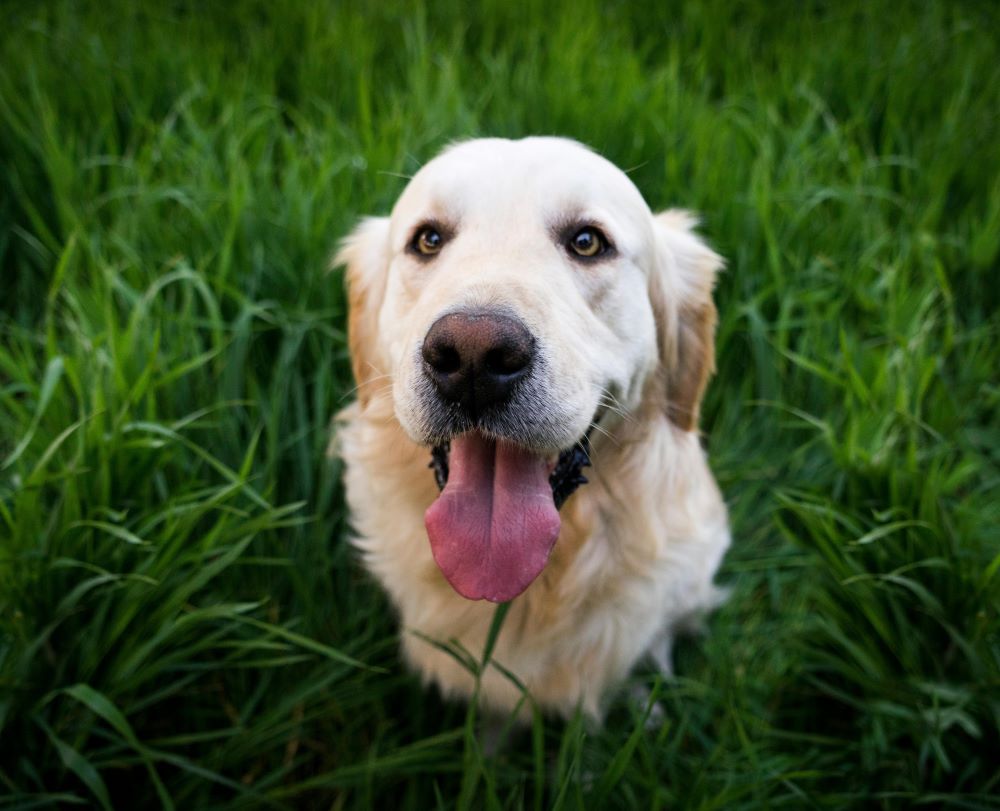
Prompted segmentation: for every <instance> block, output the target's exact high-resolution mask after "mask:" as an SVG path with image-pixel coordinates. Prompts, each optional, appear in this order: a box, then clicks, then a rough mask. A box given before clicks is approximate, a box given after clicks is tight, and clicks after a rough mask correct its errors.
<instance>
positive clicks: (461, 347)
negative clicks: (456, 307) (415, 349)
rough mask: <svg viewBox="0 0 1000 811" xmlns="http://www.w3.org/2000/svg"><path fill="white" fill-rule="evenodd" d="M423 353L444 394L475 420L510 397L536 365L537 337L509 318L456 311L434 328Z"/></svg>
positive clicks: (428, 370)
mask: <svg viewBox="0 0 1000 811" xmlns="http://www.w3.org/2000/svg"><path fill="white" fill-rule="evenodd" d="M421 354H422V355H423V358H424V370H425V371H426V372H427V375H428V377H430V379H431V380H432V381H434V385H435V386H436V387H437V389H438V391H439V392H441V396H442V397H444V398H445V399H446V400H448V401H449V402H451V403H454V404H456V405H457V406H458V407H459V408H461V409H462V411H464V412H465V414H466V415H467V416H470V417H473V418H475V417H477V416H478V415H479V414H482V413H483V412H484V411H487V410H488V409H490V408H494V407H496V406H500V405H503V404H504V403H505V402H506V401H507V400H509V399H510V396H511V394H512V393H513V391H514V386H515V384H516V383H517V381H518V380H520V379H521V378H523V377H524V376H525V375H526V374H527V373H528V370H529V369H530V367H531V361H532V359H533V358H534V356H535V339H534V338H532V337H531V333H530V332H528V330H527V328H526V327H525V326H524V324H522V323H521V322H520V321H518V320H517V319H516V318H513V317H511V316H509V315H504V314H502V313H496V312H489V311H483V310H476V311H468V312H458V313H450V314H448V315H443V316H441V317H440V318H439V319H438V320H437V321H435V322H434V323H433V324H432V325H431V328H430V329H429V330H428V331H427V335H426V337H425V338H424V345H423V347H422V348H421Z"/></svg>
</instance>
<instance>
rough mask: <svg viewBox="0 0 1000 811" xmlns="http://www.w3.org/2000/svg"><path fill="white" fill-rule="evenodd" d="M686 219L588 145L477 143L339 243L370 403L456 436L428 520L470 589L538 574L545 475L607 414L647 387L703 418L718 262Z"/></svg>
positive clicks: (413, 427) (545, 515) (682, 420)
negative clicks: (661, 211)
mask: <svg viewBox="0 0 1000 811" xmlns="http://www.w3.org/2000/svg"><path fill="white" fill-rule="evenodd" d="M690 225H691V221H690V220H689V219H687V218H686V217H685V216H684V215H682V214H680V213H676V212H668V213H667V214H665V215H661V216H660V217H659V218H656V217H654V216H653V215H652V214H651V212H650V210H649V208H648V207H647V205H646V203H645V202H644V201H643V199H642V196H641V195H640V194H639V192H638V190H637V189H636V188H635V186H634V185H633V184H632V183H631V182H630V181H629V179H628V178H627V177H626V176H625V175H624V174H623V173H622V172H621V171H619V170H618V169H616V168H615V167H614V166H613V165H612V164H610V163H609V162H608V161H606V160H604V159H603V158H601V157H599V156H597V155H596V154H594V153H592V152H590V151H589V150H587V149H585V148H584V147H582V146H580V145H579V144H576V143H574V142H571V141H566V140H562V139H555V138H529V139H525V140H522V141H506V140H501V139H485V140H478V141H470V142H466V143H463V144H461V145H459V146H455V147H452V148H450V149H449V150H447V151H446V152H445V153H443V154H442V155H441V156H439V157H438V158H436V159H435V160H433V161H431V162H430V163H429V164H427V165H426V166H425V167H424V168H423V169H421V170H420V172H418V173H417V175H416V176H415V177H414V178H413V179H412V180H411V182H410V183H409V185H408V186H407V187H406V190H405V191H404V192H403V194H402V196H401V197H400V199H399V201H398V202H397V204H396V206H395V208H394V209H393V212H392V215H391V217H389V218H384V219H372V220H367V221H366V222H365V223H363V224H362V225H361V226H360V227H359V228H358V230H357V231H356V232H355V234H354V235H353V236H352V237H351V238H350V239H349V240H348V242H347V243H346V244H345V247H344V249H343V251H342V252H341V255H340V261H342V262H345V263H346V264H347V265H348V280H349V287H350V293H351V312H350V333H351V336H350V338H351V351H352V360H353V364H354V370H355V376H356V378H357V382H358V385H359V399H360V400H361V402H362V404H363V405H364V404H366V403H367V402H369V400H371V399H372V398H377V397H384V396H387V394H388V393H389V392H391V397H392V402H393V407H394V413H395V416H396V419H398V421H399V423H400V425H401V426H402V427H403V429H404V430H405V431H406V433H407V434H408V435H409V436H410V437H411V438H412V439H413V440H414V441H415V442H417V443H420V444H423V445H427V446H441V447H442V448H446V449H447V453H448V459H447V467H448V469H449V474H448V484H447V486H446V487H445V489H444V492H443V493H442V495H441V497H440V498H439V499H438V500H437V501H436V502H435V503H434V504H433V505H432V506H431V507H430V509H428V512H427V516H426V525H427V530H428V535H429V537H430V540H431V544H432V549H433V551H434V554H435V558H436V560H437V561H438V564H439V565H440V567H441V569H442V571H443V572H444V574H445V575H446V577H447V578H448V580H449V581H450V582H451V583H452V585H453V586H454V587H455V588H456V589H457V590H458V591H459V592H460V593H462V594H463V595H465V596H467V597H470V598H480V597H486V598H488V599H493V600H498V601H499V600H506V599H510V598H511V597H513V596H515V595H516V594H518V593H520V591H522V590H523V589H524V588H526V587H527V585H528V584H529V583H530V582H531V581H532V580H533V579H534V577H536V576H537V574H538V573H539V572H540V571H541V569H542V567H543V566H544V564H545V561H546V559H547V557H548V553H549V550H550V549H551V546H552V544H553V543H554V542H555V540H556V537H557V535H558V530H559V517H558V512H557V511H556V508H555V506H554V503H553V499H552V493H551V489H550V487H549V475H550V473H551V472H552V469H553V467H554V465H555V463H556V459H557V457H558V456H559V454H560V453H561V452H563V451H565V450H567V449H569V448H572V447H573V446H574V445H576V444H577V443H579V442H581V441H582V439H583V437H584V436H585V435H586V434H587V432H588V430H590V429H591V427H592V426H593V425H594V424H595V422H598V421H600V422H601V427H602V429H603V430H608V427H607V424H609V423H612V422H614V421H615V420H616V419H620V418H621V415H622V414H630V413H634V412H636V411H637V410H638V409H639V408H640V406H641V405H642V401H643V399H644V398H645V399H649V398H650V397H654V398H657V399H659V400H662V407H663V409H665V410H666V411H667V412H668V413H669V414H670V416H671V419H672V420H673V421H674V423H675V424H676V425H677V426H678V427H679V428H681V429H683V430H691V429H692V428H693V427H694V425H695V421H696V414H697V405H698V401H699V399H700V396H701V390H702V388H703V386H704V383H705V380H706V379H707V376H708V373H709V371H710V370H711V363H712V361H711V359H712V330H713V328H714V309H713V308H712V304H711V287H712V282H713V277H714V273H715V270H716V268H717V267H718V264H719V260H718V257H716V256H715V254H713V253H712V252H711V251H710V250H708V249H707V248H706V247H705V246H704V245H703V244H702V243H701V242H700V241H699V240H698V239H697V238H696V237H695V236H694V235H693V234H691V233H690V230H689V229H690Z"/></svg>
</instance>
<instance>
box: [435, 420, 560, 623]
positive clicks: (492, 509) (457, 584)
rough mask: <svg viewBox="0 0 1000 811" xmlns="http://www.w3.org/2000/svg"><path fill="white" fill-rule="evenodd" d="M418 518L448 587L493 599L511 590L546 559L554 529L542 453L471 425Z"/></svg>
mask: <svg viewBox="0 0 1000 811" xmlns="http://www.w3.org/2000/svg"><path fill="white" fill-rule="evenodd" d="M424 525H425V526H426V527H427V535H428V536H429V537H430V539H431V551H432V552H433V553H434V560H435V561H437V565H438V566H439V567H440V569H441V571H442V572H443V573H444V576H445V577H446V578H448V582H449V583H451V585H452V588H454V589H455V591H457V592H458V593H459V594H461V595H462V596H463V597H467V598H468V599H470V600H480V599H482V598H484V597H485V598H486V599H487V600H491V601H492V602H494V603H502V602H506V601H507V600H510V599H512V598H514V597H516V596H517V595H518V594H520V593H521V592H522V591H524V590H525V589H526V588H528V586H529V585H530V584H531V581H532V580H534V579H535V578H536V577H538V575H539V573H540V572H541V571H542V569H543V568H544V567H545V564H546V562H547V561H548V559H549V552H550V551H551V550H552V545H553V544H554V543H555V542H556V538H557V537H558V535H559V512H558V511H557V510H556V506H555V503H554V502H553V501H552V488H551V487H550V486H549V468H548V465H547V463H546V461H545V459H543V458H542V457H539V456H533V455H532V454H531V453H529V452H528V451H526V450H524V449H523V448H518V447H517V446H516V445H511V444H508V443H505V442H494V441H493V440H491V439H487V438H485V437H484V436H482V434H480V433H478V432H477V431H472V432H470V433H467V434H462V435H461V436H458V437H455V438H454V439H453V440H452V441H451V452H450V453H449V455H448V483H447V484H446V485H445V488H444V491H443V492H442V493H441V495H440V496H438V498H437V500H436V501H435V502H434V503H433V504H431V506H430V507H428V508H427V512H426V513H424Z"/></svg>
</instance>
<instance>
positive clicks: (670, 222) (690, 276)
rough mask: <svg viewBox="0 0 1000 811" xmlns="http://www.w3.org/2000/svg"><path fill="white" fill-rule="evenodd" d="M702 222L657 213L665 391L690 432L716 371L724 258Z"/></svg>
mask: <svg viewBox="0 0 1000 811" xmlns="http://www.w3.org/2000/svg"><path fill="white" fill-rule="evenodd" d="M696 224H697V220H696V219H695V218H694V217H693V216H692V215H691V214H689V213H688V212H686V211H679V210H675V209H671V210H668V211H664V212H662V213H660V214H657V215H656V216H655V217H653V234H654V239H655V242H656V248H655V252H656V262H655V267H654V268H653V272H652V274H651V276H650V300H651V302H652V305H653V313H654V315H655V316H656V331H657V339H658V341H659V349H660V379H659V380H658V381H657V384H658V388H659V391H658V392H657V394H656V396H657V397H660V396H664V395H665V398H666V399H665V401H664V404H665V407H666V410H667V416H669V418H670V420H671V421H672V422H673V423H674V424H675V425H677V426H678V427H679V428H681V429H682V430H684V431H693V430H695V429H696V428H697V427H698V408H699V405H700V404H701V396H702V394H703V393H704V391H705V385H706V384H707V383H708V378H709V377H710V376H711V374H712V372H714V371H715V325H716V321H717V313H716V310H715V304H714V303H713V302H712V288H713V287H714V286H715V277H716V274H717V273H718V271H719V270H720V269H721V268H722V265H723V262H722V258H721V257H720V256H718V254H716V253H715V252H714V251H713V250H712V249H711V248H709V247H708V245H706V244H705V243H704V242H703V241H702V239H701V238H700V237H699V236H698V235H697V234H696V233H694V227H695V225H696Z"/></svg>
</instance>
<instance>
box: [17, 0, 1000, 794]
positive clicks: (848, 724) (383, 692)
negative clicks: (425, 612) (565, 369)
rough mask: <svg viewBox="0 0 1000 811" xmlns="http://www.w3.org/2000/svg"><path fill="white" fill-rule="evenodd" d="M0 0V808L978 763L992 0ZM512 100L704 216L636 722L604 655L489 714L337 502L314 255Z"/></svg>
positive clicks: (764, 784) (335, 376)
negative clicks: (686, 571) (717, 490)
mask: <svg viewBox="0 0 1000 811" xmlns="http://www.w3.org/2000/svg"><path fill="white" fill-rule="evenodd" d="M404 7H405V10H404ZM4 19H5V24H4V26H3V30H2V31H0V809H5V810H6V809H13V808H18V809H27V808H56V807H63V806H66V807H69V806H72V805H81V806H93V807H98V808H111V807H123V808H127V807H140V808H146V807H149V808H157V807H162V808H182V809H187V808H198V809H203V808H204V809H208V808H223V807H224V808H239V807H249V808H258V807H259V808H268V807H273V808H296V809H300V808H383V807H390V806H391V807H397V808H399V809H427V808H438V807H440V808H451V807H455V806H457V807H463V808H487V809H507V808H533V809H541V808H560V809H566V808H602V809H603V808H608V809H614V808H692V809H694V808H697V809H714V808H725V809H740V808H796V809H797V808H809V807H821V808H844V807H864V808H901V807H912V806H918V805H923V806H929V807H945V806H948V807H954V808H963V809H965V808H996V807H998V805H1000V803H998V801H997V799H996V798H997V796H1000V732H998V730H1000V618H998V605H1000V529H998V527H1000V498H998V492H1000V450H998V449H1000V382H998V381H1000V379H998V376H997V369H1000V316H998V312H1000V286H998V285H997V283H996V277H997V272H998V270H1000V267H998V265H1000V263H998V255H1000V179H998V178H1000V150H998V149H997V146H996V145H997V143H998V142H1000V119H998V116H997V110H998V109H1000V43H998V40H997V37H996V35H995V32H996V31H997V30H998V26H1000V16H998V13H997V11H996V9H995V8H994V7H992V6H990V5H988V4H978V3H974V2H964V3H963V2H951V3H946V2H943V0H931V1H930V2H926V3H893V4H890V3H882V2H877V3H854V2H845V3H835V4H825V3H819V2H816V3H810V4H808V6H806V5H803V4H788V3H784V2H778V3H764V2H743V3H738V4H732V3H723V2H721V0H708V2H705V3H698V4H694V3H687V4H679V3H669V4H668V3H642V4H625V3H608V2H603V3H599V2H588V1H585V0H577V2H574V3H572V4H570V3H564V4H560V3H544V4H543V3H540V2H534V3H525V4H523V5H517V6H516V7H515V6H513V5H510V4H502V3H499V2H486V3H484V4H482V5H481V6H479V7H476V8H474V7H473V6H470V5H467V4H459V3H457V2H448V1H447V0H446V2H443V3H435V4H429V5H424V4H420V3H417V4H409V3H407V4H403V3H398V2H387V3H380V4H366V3H361V2H357V3H336V4H334V3H311V4H309V3H263V2H249V1H246V0H239V2H235V3H232V4H226V5H224V6H221V5H220V6H210V7H209V8H207V9H204V8H198V7H197V5H195V4H190V5H189V4H188V3H186V2H176V3H170V4H152V3H150V4H130V3H126V2H124V0H104V2H101V3H94V2H78V3H71V2H58V1H55V0H43V2H39V3H32V4H6V5H5V7H4ZM528 133H560V134H565V135H569V136H572V137H576V138H578V139H580V140H583V141H586V142H588V143H590V144H591V145H593V146H594V147H595V148H597V149H598V150H599V151H601V152H602V153H603V154H605V155H607V156H608V157H609V158H611V159H612V160H614V161H615V162H617V163H618V164H619V165H621V166H624V167H628V168H629V169H630V170H631V175H632V177H633V179H634V180H635V182H636V184H637V185H638V186H639V187H640V189H641V190H642V191H643V193H644V194H645V196H646V198H647V199H648V200H649V201H650V203H651V205H652V206H653V207H663V206H667V205H678V204H679V205H684V206H687V207H691V208H694V209H697V210H699V211H700V212H702V213H703V215H704V229H703V230H704V231H705V233H706V234H707V235H708V236H709V238H710V239H711V241H712V242H713V244H714V245H715V246H716V247H717V249H718V250H719V251H720V252H721V253H723V254H724V255H726V256H727V257H728V258H729V265H728V270H727V272H726V273H725V275H724V277H723V279H722V280H721V284H720V287H719V290H718V302H719V305H720V311H721V324H720V329H719V335H718V352H719V373H718V375H717V377H716V378H715V380H714V382H713V383H712V385H711V387H710V391H709V394H708V398H707V401H706V404H705V408H704V420H703V427H704V431H705V434H706V443H707V445H708V447H709V450H710V453H711V458H712V463H713V467H714V469H715V471H716V473H717V475H718V478H719V480H720V483H721V485H722V488H723V490H724V492H725V494H726V497H727V501H728V502H729V504H730V507H731V513H732V519H733V526H734V536H735V544H734V547H733V549H732V551H731V553H730V555H729V556H728V558H727V560H726V563H725V566H724V569H723V573H722V576H721V580H722V581H723V582H725V583H727V584H729V585H730V586H731V587H732V589H733V596H732V598H731V600H730V601H729V603H728V604H727V605H726V606H725V607H724V608H722V609H721V610H720V611H719V612H718V613H717V614H716V615H715V616H713V618H712V619H711V620H710V622H709V629H710V632H709V633H708V634H707V635H706V636H705V637H703V638H699V639H696V640H691V641H688V642H685V643H684V644H682V645H681V647H680V649H679V651H678V667H677V670H678V674H679V675H678V677H677V678H676V679H674V680H671V681H669V682H661V681H659V680H658V679H657V677H656V676H655V675H653V674H652V673H651V672H650V671H646V670H642V669H640V671H639V672H638V673H637V675H636V676H635V681H637V682H646V683H647V684H648V685H649V686H650V687H651V688H652V690H653V693H654V695H655V697H656V698H657V699H658V701H659V702H660V703H661V705H662V708H663V710H664V715H663V719H662V721H661V722H659V723H657V724H655V725H653V727H652V728H650V729H647V728H646V726H645V714H644V713H645V709H646V708H642V707H636V706H633V705H631V704H630V703H629V702H628V701H626V700H625V699H624V698H622V699H619V700H617V701H616V702H615V703H614V705H613V707H612V710H611V712H610V714H609V717H608V720H607V723H606V725H605V727H604V728H603V729H594V728H591V727H588V725H587V724H585V723H584V722H583V721H582V720H581V719H575V720H573V721H570V722H568V723H561V722H555V721H552V720H546V719H542V718H540V717H536V719H535V721H534V723H533V724H532V726H531V728H530V729H529V730H527V731H524V732H522V733H519V734H518V735H517V738H516V741H515V742H514V743H513V744H512V745H509V746H508V747H507V748H506V749H504V750H503V751H502V752H501V753H500V754H499V755H497V756H495V757H487V756H486V755H485V754H484V753H483V752H482V751H481V749H480V747H479V744H478V742H477V738H476V735H475V732H474V725H473V724H472V720H473V719H472V716H471V715H470V714H469V713H468V711H467V710H466V708H464V707H462V706H457V705H446V704H443V703H441V702H440V701H439V699H438V698H437V697H436V696H434V695H433V694H430V693H427V692H426V691H424V690H423V689H422V688H421V687H420V685H419V684H418V683H417V681H416V680H415V679H414V678H413V677H412V676H411V675H409V674H408V673H407V672H406V671H405V669H404V668H403V667H402V665H401V663H400V661H399V659H398V657H397V653H396V647H397V641H396V637H395V633H396V630H395V626H394V622H393V619H392V617H391V612H390V611H389V608H388V606H387V604H386V601H385V598H384V597H383V596H382V595H381V593H380V592H379V590H378V589H377V588H376V587H375V585H374V584H373V583H372V582H371V581H370V580H369V579H368V578H367V577H366V576H365V575H364V574H363V572H362V571H361V569H360V567H359V565H358V563H357V560H356V558H355V556H354V554H353V553H352V551H351V549H350V547H349V546H348V545H347V543H346V542H345V534H346V527H347V523H346V522H347V519H346V517H345V515H344V508H343V499H342V493H341V490H340V486H339V483H338V481H339V473H340V471H339V469H338V466H337V464H336V463H330V462H328V461H327V460H326V459H325V458H324V448H325V445H326V443H327V440H328V421H329V418H330V416H331V414H332V413H333V412H334V411H335V410H336V409H337V408H339V407H340V406H341V405H342V404H343V403H344V402H345V401H346V398H349V397H350V391H351V387H352V383H351V381H350V374H349V368H348V363H347V358H346V353H345V344H344V332H343V330H344V296H343V290H342V287H341V280H340V278H339V276H337V275H330V274H329V273H328V271H327V258H328V256H329V255H330V253H331V250H332V248H333V247H334V245H335V244H336V242H337V240H338V239H339V238H340V237H341V236H342V235H344V234H345V233H346V232H347V231H348V229H349V228H350V227H351V226H352V224H353V223H354V222H355V220H356V218H357V217H358V216H360V215H362V214H365V213H376V212H385V211H386V210H387V209H388V208H389V206H390V205H391V203H392V201H393V200H394V198H395V197H396V195H397V194H398V193H399V191H400V190H401V188H402V186H403V184H404V182H405V181H404V180H403V179H402V178H401V177H400V175H405V174H407V173H412V172H413V171H414V170H415V169H416V168H417V167H418V166H419V165H420V164H421V163H422V162H423V161H425V160H427V159H428V158H429V157H430V156H432V155H433V154H434V153H435V152H436V151H437V150H438V149H439V148H440V147H441V146H442V145H443V144H445V143H447V142H448V141H450V140H452V139H455V138H461V137H466V136H472V135H479V134H492V135H507V136H519V135H523V134H528ZM473 654H474V655H475V656H477V657H478V652H473ZM474 662H475V660H474V661H473V664H474Z"/></svg>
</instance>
